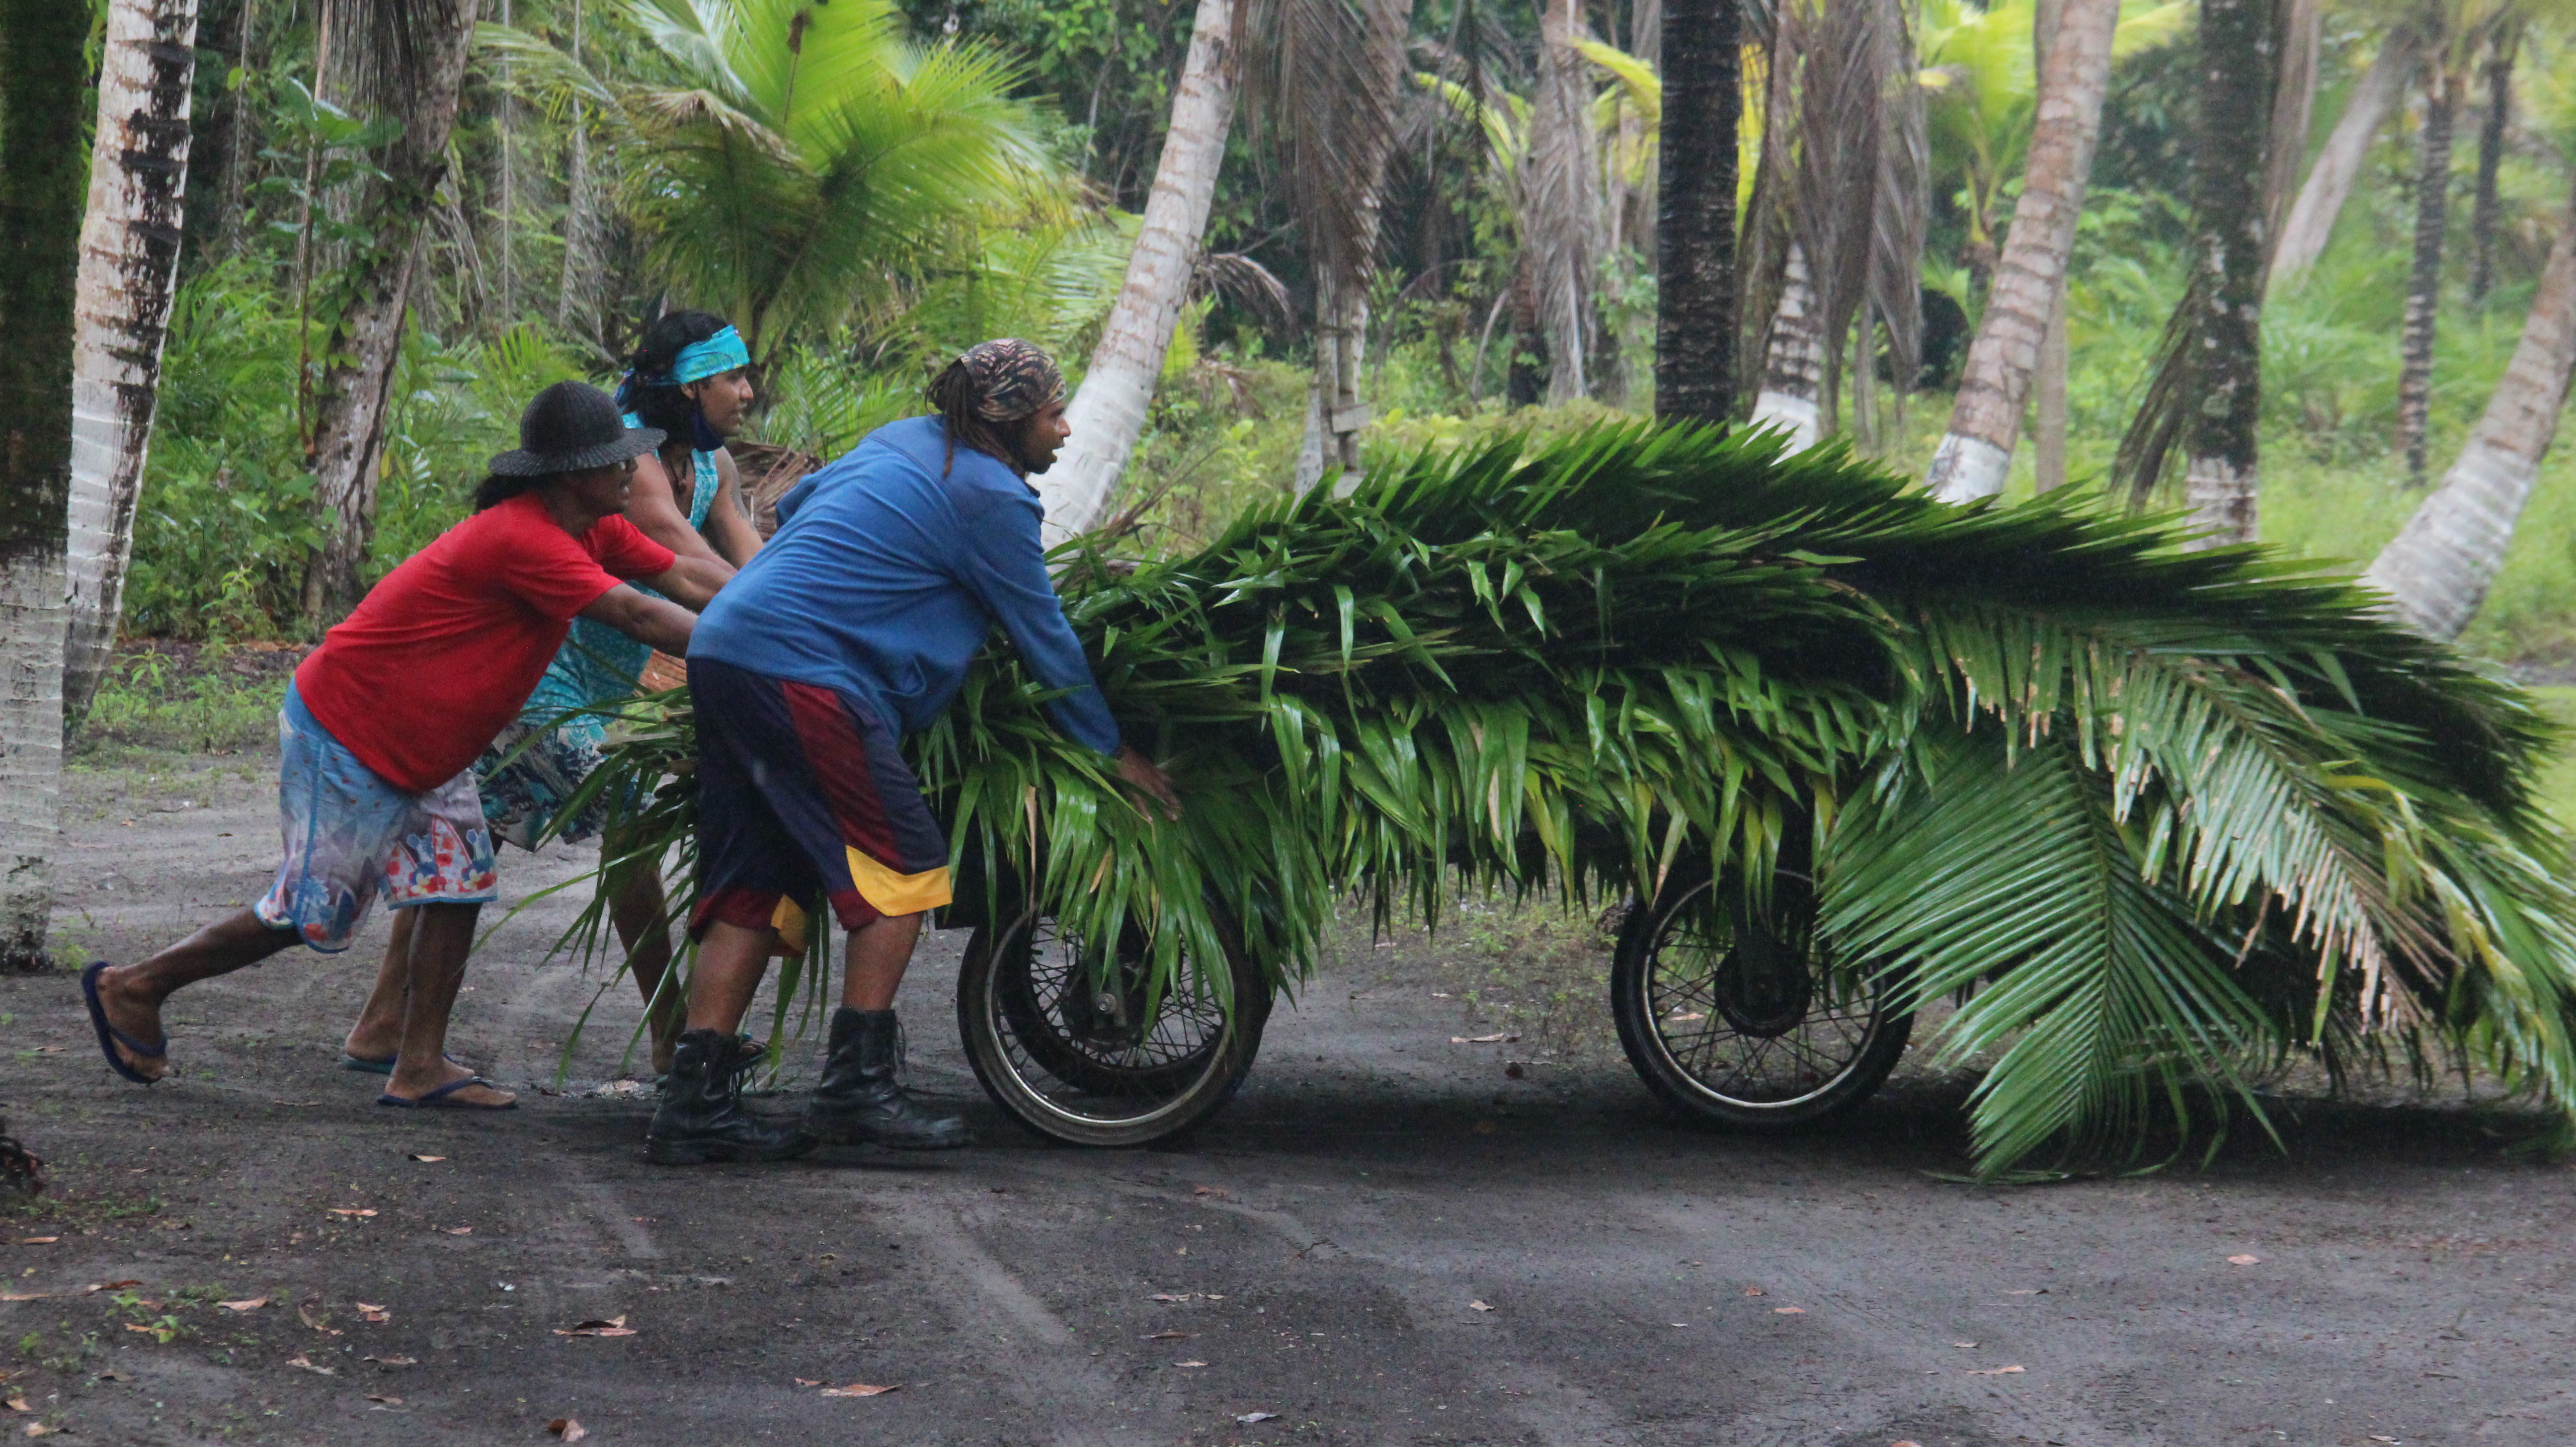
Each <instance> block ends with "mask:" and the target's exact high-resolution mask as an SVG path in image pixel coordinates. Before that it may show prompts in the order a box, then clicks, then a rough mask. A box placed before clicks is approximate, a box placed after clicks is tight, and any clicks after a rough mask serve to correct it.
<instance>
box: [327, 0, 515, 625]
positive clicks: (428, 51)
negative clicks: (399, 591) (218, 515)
mask: <svg viewBox="0 0 2576 1447" xmlns="http://www.w3.org/2000/svg"><path fill="white" fill-rule="evenodd" d="M474 11H475V5H474V4H473V0H325V3H324V4H323V5H322V24H323V26H324V27H325V29H326V31H327V32H328V34H329V37H330V38H329V41H328V44H329V46H330V49H331V52H332V54H333V55H334V56H337V57H340V58H341V59H340V62H339V63H340V64H342V65H343V66H345V73H346V75H347V79H348V91H349V93H350V95H351V97H352V99H353V101H354V103H355V108H356V109H358V110H360V111H363V112H368V113H371V114H372V115H374V116H377V117H380V118H383V119H385V120H388V121H391V122H394V123H396V124H398V125H399V127H400V129H399V132H398V133H397V134H396V135H395V137H394V139H393V140H392V142H391V143H389V144H388V145H386V146H385V147H384V149H383V151H382V152H381V153H380V154H379V155H378V156H377V158H376V172H377V179H376V180H374V181H373V182H371V183H370V185H369V186H368V188H367V194H365V195H363V196H361V197H358V198H356V199H355V200H354V201H353V202H352V204H351V212H352V214H353V215H355V216H360V217H363V218H364V222H365V224H364V230H365V233H366V239H365V240H364V241H363V242H362V243H361V244H359V245H357V246H355V247H353V248H352V251H351V254H350V255H349V256H348V257H347V258H346V261H345V264H344V265H343V266H342V267H341V269H340V271H339V274H338V277H337V279H336V281H335V282H334V283H333V285H332V287H331V288H330V290H331V295H330V296H329V297H328V298H327V301H326V304H325V306H324V308H323V310H322V315H323V317H324V318H325V321H324V325H323V328H322V336H321V338H320V341H319V344H318V345H317V346H316V347H315V348H314V351H315V354H316V355H317V356H319V357H321V358H323V359H325V360H323V361H322V362H321V363H320V364H319V368H320V374H321V375H320V377H319V380H318V382H317V383H315V390H316V392H317V394H318V395H317V399H316V402H317V405H316V407H315V409H314V417H313V438H312V443H311V447H310V455H309V458H308V461H309V464H310V465H311V467H312V469H313V483H314V488H313V491H314V500H315V504H316V506H317V508H318V509H319V511H320V515H321V532H322V544H321V546H320V547H318V548H316V549H315V550H314V553H313V557H312V559H311V561H310V563H309V565H308V566H307V568H306V570H305V576H304V597H303V611H304V616H305V619H306V621H307V623H308V624H312V625H316V626H318V625H320V624H323V623H327V622H329V621H331V620H333V619H335V618H337V617H338V616H339V615H341V614H342V613H345V612H347V611H348V610H349V608H351V607H352V606H354V605H355V604H356V603H357V600H358V597H359V595H360V593H361V592H362V591H363V589H362V587H361V579H360V569H361V565H362V564H363V562H364V560H365V557H366V548H367V538H368V536H369V534H370V532H371V531H372V529H373V519H374V516H375V501H376V474H377V464H378V462H379V460H380V459H381V457H382V455H383V450H384V419H385V407H386V403H387V401H388V400H389V398H390V396H391V393H392V389H393V381H394V363H395V362H396V360H397V359H398V358H399V356H400V353H401V350H402V338H403V330H404V322H405V318H406V317H407V315H408V313H409V310H410V306H411V289H412V277H413V271H414V267H415V264H416V262H417V260H418V258H419V252H420V246H419V242H420V238H421V229H422V227H423V225H424V224H425V223H426V222H427V221H428V220H429V218H430V216H431V214H432V212H433V211H434V209H435V208H436V205H437V193H438V188H439V185H440V183H441V182H442V181H443V180H444V179H445V178H446V175H447V156H448V148H447V137H448V132H449V131H450V130H452V129H453V128H454V127H455V124H456V107H457V100H458V97H459V96H460V95H461V94H462V92H463V87H464V83H465V57H466V51H467V49H468V47H469V46H470V45H471V43H472V40H473V35H474Z"/></svg>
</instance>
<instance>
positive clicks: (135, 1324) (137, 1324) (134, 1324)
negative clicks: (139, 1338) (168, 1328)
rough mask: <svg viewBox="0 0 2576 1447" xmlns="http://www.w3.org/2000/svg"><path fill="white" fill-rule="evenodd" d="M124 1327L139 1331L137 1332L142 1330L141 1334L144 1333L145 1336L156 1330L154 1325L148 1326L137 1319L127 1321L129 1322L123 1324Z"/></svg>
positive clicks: (128, 1329)
mask: <svg viewBox="0 0 2576 1447" xmlns="http://www.w3.org/2000/svg"><path fill="white" fill-rule="evenodd" d="M137 1304H138V1305H139V1304H140V1303H137ZM125 1329H126V1330H127V1331H139V1332H142V1333H143V1334H145V1335H146V1336H149V1335H151V1334H152V1333H153V1332H154V1331H156V1330H158V1328H156V1327H148V1326H145V1325H144V1324H143V1323H141V1322H139V1321H129V1322H127V1323H126V1324H125Z"/></svg>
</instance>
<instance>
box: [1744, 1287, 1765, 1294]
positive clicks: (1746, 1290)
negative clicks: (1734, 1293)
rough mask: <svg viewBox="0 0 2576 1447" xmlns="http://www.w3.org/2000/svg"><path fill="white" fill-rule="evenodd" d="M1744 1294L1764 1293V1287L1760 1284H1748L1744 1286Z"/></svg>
mask: <svg viewBox="0 0 2576 1447" xmlns="http://www.w3.org/2000/svg"><path fill="white" fill-rule="evenodd" d="M1744 1294H1745V1295H1747V1296H1760V1295H1762V1288H1761V1287H1758V1286H1748V1287H1746V1288H1744Z"/></svg>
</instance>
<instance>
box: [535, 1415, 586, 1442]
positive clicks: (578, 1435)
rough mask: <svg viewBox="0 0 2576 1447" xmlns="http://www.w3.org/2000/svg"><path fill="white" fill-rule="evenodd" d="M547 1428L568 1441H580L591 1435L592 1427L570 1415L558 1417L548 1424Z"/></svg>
mask: <svg viewBox="0 0 2576 1447" xmlns="http://www.w3.org/2000/svg"><path fill="white" fill-rule="evenodd" d="M546 1430H547V1431H549V1432H551V1433H553V1434H554V1435H556V1436H558V1437H561V1438H562V1439H563V1440H565V1441H567V1442H578V1441H580V1440H581V1439H582V1438H584V1437H587V1436H589V1435H590V1429H589V1428H588V1427H585V1426H583V1425H581V1424H580V1423H579V1422H576V1421H574V1420H573V1419H572V1418H570V1417H557V1418H555V1419H554V1420H553V1421H551V1422H548V1423H547V1424H546Z"/></svg>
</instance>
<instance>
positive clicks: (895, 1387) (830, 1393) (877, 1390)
mask: <svg viewBox="0 0 2576 1447" xmlns="http://www.w3.org/2000/svg"><path fill="white" fill-rule="evenodd" d="M902 1390H903V1383H901V1382H889V1383H887V1384H886V1385H885V1386H882V1387H872V1386H870V1385H868V1384H867V1383H865V1382H852V1383H850V1384H849V1385H848V1386H846V1387H825V1388H824V1389H823V1391H822V1395H823V1396H826V1397H882V1396H884V1395H885V1394H886V1393H888V1392H900V1391H902Z"/></svg>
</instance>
